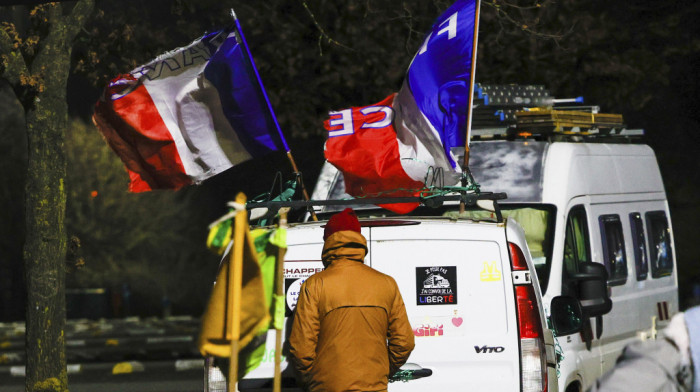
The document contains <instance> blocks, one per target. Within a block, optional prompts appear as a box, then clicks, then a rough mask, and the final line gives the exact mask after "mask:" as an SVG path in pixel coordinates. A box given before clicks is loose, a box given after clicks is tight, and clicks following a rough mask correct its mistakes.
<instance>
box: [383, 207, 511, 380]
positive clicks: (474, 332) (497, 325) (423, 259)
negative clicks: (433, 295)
mask: <svg viewBox="0 0 700 392" xmlns="http://www.w3.org/2000/svg"><path fill="white" fill-rule="evenodd" d="M371 236H372V237H371V238H372V240H371V247H372V258H371V266H372V267H373V268H375V269H377V270H378V271H381V272H384V273H386V274H388V275H390V276H392V277H394V279H395V280H396V281H397V283H398V285H399V290H400V291H401V295H402V297H403V300H404V302H405V304H406V311H407V313H408V318H409V321H410V323H411V326H412V327H413V329H414V335H415V341H416V348H415V349H414V351H413V353H412V354H411V357H410V358H409V360H408V362H409V363H411V364H415V365H418V366H420V367H423V368H429V369H431V370H432V371H433V374H432V376H430V377H428V378H426V379H423V380H415V381H410V382H406V383H399V382H397V383H392V384H390V385H389V390H392V391H424V390H425V388H426V386H429V387H430V388H439V389H442V390H456V389H465V390H484V389H494V390H499V391H509V390H510V391H517V390H519V382H520V380H519V366H518V365H517V364H518V363H519V343H518V335H517V324H516V320H515V306H514V300H513V296H514V293H513V288H512V277H511V274H510V273H509V272H510V266H509V261H508V260H509V258H508V254H507V253H504V252H505V251H506V249H507V248H506V241H505V236H504V228H503V226H502V225H496V224H483V223H481V224H464V222H456V221H452V222H450V221H442V222H440V221H437V222H423V223H421V224H420V225H416V226H405V227H373V228H372V230H371ZM465 238H468V239H469V240H465ZM433 272H436V273H437V274H442V275H443V276H445V277H446V278H447V280H448V282H445V286H450V288H451V289H453V290H454V298H455V301H454V302H455V303H446V302H448V301H444V302H442V301H438V302H435V300H430V301H425V296H424V295H422V292H423V291H425V290H430V289H429V287H433V286H431V284H429V283H426V282H425V281H426V280H428V279H430V278H431V277H432V275H431V274H432V273H433ZM455 286H456V287H455Z"/></svg>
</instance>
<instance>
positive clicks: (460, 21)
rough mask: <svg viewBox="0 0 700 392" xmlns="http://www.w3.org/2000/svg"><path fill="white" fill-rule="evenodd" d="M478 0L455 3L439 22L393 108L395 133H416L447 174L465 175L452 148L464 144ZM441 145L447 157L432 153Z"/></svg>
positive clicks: (409, 68) (414, 62) (418, 55)
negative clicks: (395, 120)
mask: <svg viewBox="0 0 700 392" xmlns="http://www.w3.org/2000/svg"><path fill="white" fill-rule="evenodd" d="M477 1H478V0H459V1H456V2H455V3H454V4H453V5H452V6H451V7H450V8H448V9H447V11H445V12H444V13H443V14H442V15H440V17H439V18H438V19H437V20H436V21H435V23H434V24H433V27H432V29H431V31H430V33H428V36H427V38H426V39H425V41H424V42H423V45H422V46H421V47H420V49H419V50H418V53H416V55H415V57H414V58H413V61H411V65H410V66H409V67H408V74H407V76H406V79H405V80H404V85H403V87H402V88H401V90H400V91H399V96H398V98H397V102H398V105H395V106H396V109H397V124H399V125H400V126H399V127H398V129H397V131H398V132H399V133H412V134H414V135H415V136H416V138H417V139H418V141H419V142H421V143H423V145H425V146H426V147H427V148H428V150H429V151H431V153H433V154H435V155H436V156H439V157H440V163H441V164H442V167H444V168H445V170H448V171H449V170H452V171H456V172H461V169H460V167H459V164H458V163H457V161H456V159H455V157H454V156H453V155H452V152H451V151H450V149H451V148H452V147H464V145H465V141H466V135H467V121H468V109H469V104H470V99H469V98H470V93H471V88H470V86H471V84H472V83H473V80H474V78H473V75H472V74H471V70H472V69H473V67H472V62H474V61H476V59H475V58H472V57H473V56H474V54H475V53H476V51H475V45H476V39H477V37H476V31H475V29H474V26H475V25H476V22H477V20H476V19H477V18H478V12H477V4H476V2H477ZM439 147H441V148H442V150H443V154H440V155H438V153H437V152H435V151H434V150H435V149H437V148H439ZM436 159H437V158H436ZM444 160H447V163H445V162H444Z"/></svg>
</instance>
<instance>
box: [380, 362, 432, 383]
mask: <svg viewBox="0 0 700 392" xmlns="http://www.w3.org/2000/svg"><path fill="white" fill-rule="evenodd" d="M432 374H433V370H432V369H427V368H424V367H421V366H420V365H418V364H415V363H407V364H404V366H402V367H401V369H399V371H397V372H396V373H395V374H394V375H393V376H391V377H390V378H389V382H395V381H404V382H406V381H410V380H417V379H419V378H423V377H430V376H431V375H432Z"/></svg>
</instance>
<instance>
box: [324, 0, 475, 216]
mask: <svg viewBox="0 0 700 392" xmlns="http://www.w3.org/2000/svg"><path fill="white" fill-rule="evenodd" d="M476 1H478V0H460V1H457V2H455V3H454V4H453V5H452V6H451V7H450V8H449V9H448V10H447V11H445V12H444V13H443V14H442V15H441V16H440V17H439V18H438V19H437V20H436V22H435V24H434V25H433V27H432V29H431V31H430V33H429V34H428V35H427V37H426V39H425V41H424V42H423V44H422V45H421V47H420V49H419V50H418V52H417V53H416V55H415V57H414V58H413V61H412V62H411V65H410V66H409V69H408V72H407V75H406V79H405V80H404V83H403V86H402V87H401V89H400V90H399V92H398V94H392V95H390V96H389V97H387V98H385V99H384V100H383V101H381V102H379V103H377V104H374V105H370V106H364V107H353V108H350V109H345V110H340V111H335V112H331V113H330V117H329V119H328V120H326V121H325V123H324V125H325V128H326V130H327V131H328V140H327V141H326V144H325V152H324V153H325V157H326V160H328V162H330V163H331V164H333V165H334V166H335V167H337V168H338V170H340V171H341V172H342V173H343V178H344V180H345V191H346V192H347V193H348V194H349V195H351V196H354V197H368V196H369V197H401V196H416V195H418V194H420V191H421V189H423V188H424V185H425V183H426V181H432V178H433V176H434V174H435V171H436V169H441V170H442V173H443V179H444V185H454V184H456V183H457V182H458V181H459V179H460V178H461V172H462V170H461V168H460V166H459V164H458V163H457V162H456V160H455V157H454V156H453V154H452V152H451V148H452V147H460V146H464V145H465V144H464V143H465V139H466V133H467V121H468V116H469V114H468V109H469V105H470V103H469V102H470V100H469V95H470V91H471V89H470V86H471V85H472V84H473V77H472V75H471V73H472V71H471V69H472V65H473V64H472V61H475V59H473V55H474V52H475V51H474V49H475V48H474V45H475V44H476V33H475V28H474V27H475V25H476V22H477V21H476V18H477V14H478V12H477V6H476ZM382 207H384V208H386V209H389V210H392V211H394V212H398V213H407V212H410V211H411V210H413V209H415V207H417V204H410V205H409V204H397V205H382Z"/></svg>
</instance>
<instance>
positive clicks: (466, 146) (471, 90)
mask: <svg viewBox="0 0 700 392" xmlns="http://www.w3.org/2000/svg"><path fill="white" fill-rule="evenodd" d="M480 5H481V0H475V3H474V7H475V10H474V43H473V44H472V63H471V72H470V73H469V77H470V78H471V82H470V83H469V96H468V103H467V133H466V138H465V139H466V140H465V143H464V162H463V165H462V186H466V185H467V178H469V179H472V180H473V178H472V175H471V172H470V170H469V141H470V139H471V133H472V112H473V110H472V106H473V101H474V80H475V78H474V77H475V74H476V49H477V47H478V42H479V8H480ZM465 209H466V208H465V205H464V201H460V202H459V212H460V213H462V212H464V211H465Z"/></svg>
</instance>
